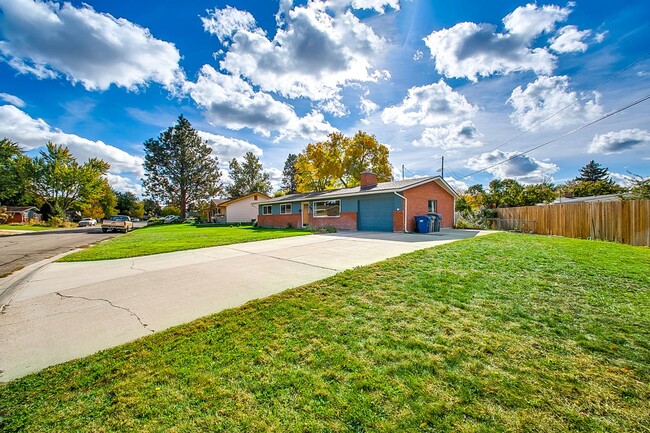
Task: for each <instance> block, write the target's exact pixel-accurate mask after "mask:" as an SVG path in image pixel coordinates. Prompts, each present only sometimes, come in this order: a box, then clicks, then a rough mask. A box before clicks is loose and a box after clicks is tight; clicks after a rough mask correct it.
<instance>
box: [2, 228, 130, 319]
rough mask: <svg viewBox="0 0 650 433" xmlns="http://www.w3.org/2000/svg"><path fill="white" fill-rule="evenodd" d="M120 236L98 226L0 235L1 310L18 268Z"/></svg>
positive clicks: (8, 295)
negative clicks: (10, 279)
mask: <svg viewBox="0 0 650 433" xmlns="http://www.w3.org/2000/svg"><path fill="white" fill-rule="evenodd" d="M142 224H143V223H139V225H140V226H141V225H142ZM119 234H120V233H111V232H108V233H102V230H101V229H100V228H99V226H95V227H75V228H71V229H58V230H45V231H38V232H27V233H21V234H14V235H0V307H1V306H2V305H4V304H5V303H6V302H7V301H8V299H9V297H10V296H11V294H10V293H9V292H10V290H11V286H10V287H5V286H6V284H3V282H6V280H7V278H8V276H9V275H10V274H11V273H12V272H15V271H17V270H19V269H22V268H24V267H25V266H28V265H30V264H33V263H37V262H40V261H41V260H45V259H48V258H51V257H54V256H57V255H59V254H62V253H65V252H67V251H70V250H74V249H76V248H81V247H84V246H87V245H91V244H96V243H97V242H100V241H103V240H105V239H110V238H113V237H115V236H118V235H119Z"/></svg>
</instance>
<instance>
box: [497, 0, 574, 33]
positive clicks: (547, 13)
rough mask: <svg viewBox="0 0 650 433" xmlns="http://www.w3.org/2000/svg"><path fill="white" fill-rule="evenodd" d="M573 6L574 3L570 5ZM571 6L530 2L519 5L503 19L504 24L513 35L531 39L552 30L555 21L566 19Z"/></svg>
mask: <svg viewBox="0 0 650 433" xmlns="http://www.w3.org/2000/svg"><path fill="white" fill-rule="evenodd" d="M569 6H573V5H571V4H570V5H569ZM570 13H571V7H566V8H561V7H559V6H555V5H544V6H541V7H540V6H537V4H535V3H529V4H527V5H526V6H519V7H518V8H517V9H515V10H514V11H512V12H511V13H510V14H508V15H507V16H506V17H505V18H504V19H503V24H504V26H505V28H506V30H508V32H509V33H510V34H511V35H518V36H521V37H523V38H524V40H526V41H530V40H532V39H534V38H536V37H537V36H539V35H540V34H542V33H548V32H551V31H552V30H553V29H554V28H555V23H557V22H562V21H566V19H567V18H568V16H569V14H570Z"/></svg>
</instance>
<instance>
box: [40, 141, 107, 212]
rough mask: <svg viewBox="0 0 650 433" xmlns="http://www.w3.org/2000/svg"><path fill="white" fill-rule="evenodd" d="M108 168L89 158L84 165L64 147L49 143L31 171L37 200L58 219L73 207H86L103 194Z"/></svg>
mask: <svg viewBox="0 0 650 433" xmlns="http://www.w3.org/2000/svg"><path fill="white" fill-rule="evenodd" d="M109 168H110V165H109V164H108V163H107V162H105V161H103V160H101V159H97V158H91V159H89V160H88V161H87V162H86V163H84V164H83V165H79V163H78V162H77V159H76V158H75V157H74V156H72V154H71V153H70V150H69V149H68V148H67V147H64V146H61V145H57V144H54V143H51V142H48V143H47V145H46V148H45V150H42V151H41V152H40V156H39V157H36V158H34V159H33V162H32V165H31V167H30V172H31V177H32V185H33V188H34V193H35V194H36V196H37V197H38V198H39V199H40V200H41V201H42V202H44V203H47V204H49V205H50V206H51V209H52V215H54V216H58V217H61V216H63V214H64V213H65V211H66V210H68V209H69V208H71V207H72V206H73V204H78V203H77V202H81V205H87V204H88V203H89V202H91V201H92V200H93V199H95V198H96V197H97V196H99V195H100V194H101V193H102V192H103V191H104V186H105V184H106V179H105V178H104V176H105V175H106V173H107V172H108V169H109Z"/></svg>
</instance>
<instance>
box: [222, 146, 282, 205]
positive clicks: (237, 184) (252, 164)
mask: <svg viewBox="0 0 650 433" xmlns="http://www.w3.org/2000/svg"><path fill="white" fill-rule="evenodd" d="M229 167H230V172H229V174H230V179H231V180H232V184H230V185H228V186H227V187H226V193H227V194H228V197H230V199H235V198H239V197H243V196H245V195H248V194H252V193H254V192H259V193H262V194H266V195H268V194H270V193H271V189H272V187H271V180H270V179H269V174H268V173H267V172H265V171H264V170H263V169H262V163H261V162H260V160H259V158H258V157H257V156H255V154H253V152H246V154H244V162H243V163H241V164H240V163H239V161H237V160H236V159H234V158H233V160H232V161H230V164H229Z"/></svg>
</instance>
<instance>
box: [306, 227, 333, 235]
mask: <svg viewBox="0 0 650 433" xmlns="http://www.w3.org/2000/svg"><path fill="white" fill-rule="evenodd" d="M310 231H311V232H312V233H316V234H323V233H336V227H334V226H322V227H313V228H311V229H310Z"/></svg>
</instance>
